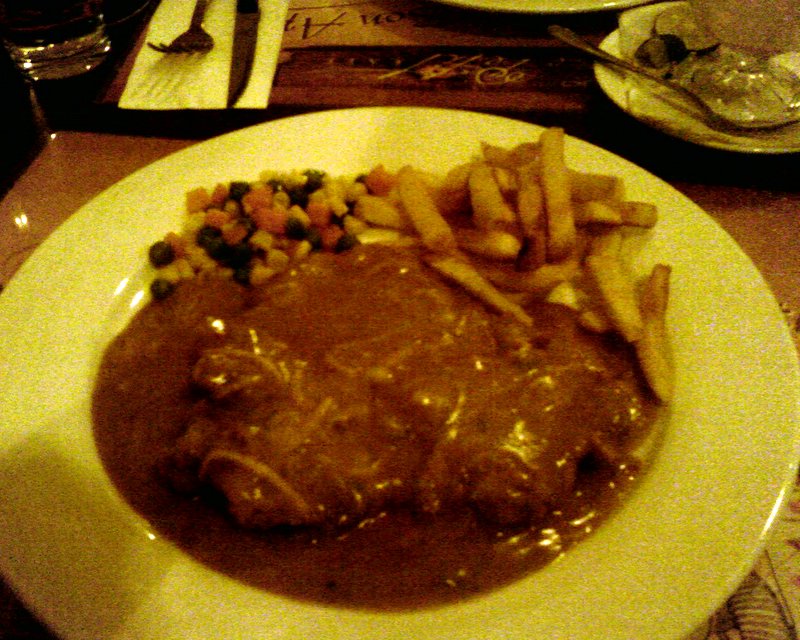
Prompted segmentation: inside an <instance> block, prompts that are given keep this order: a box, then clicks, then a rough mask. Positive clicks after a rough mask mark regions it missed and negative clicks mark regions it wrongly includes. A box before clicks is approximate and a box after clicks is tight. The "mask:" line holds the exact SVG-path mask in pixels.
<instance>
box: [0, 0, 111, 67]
mask: <svg viewBox="0 0 800 640" xmlns="http://www.w3.org/2000/svg"><path fill="white" fill-rule="evenodd" d="M0 36H1V37H2V40H3V44H4V45H5V47H6V49H7V50H8V52H9V53H10V55H11V58H12V59H13V60H14V62H15V63H16V64H17V67H18V68H19V69H20V70H22V71H23V72H24V73H25V74H27V75H28V76H29V77H30V78H32V79H34V80H52V79H61V78H69V77H71V76H75V75H79V74H81V73H86V72H87V71H91V70H92V69H94V68H95V67H97V66H98V65H100V64H101V63H102V62H103V60H105V58H106V56H107V55H108V53H109V51H110V49H111V45H110V42H109V39H108V36H107V34H106V29H105V25H104V22H103V2H102V0H0Z"/></svg>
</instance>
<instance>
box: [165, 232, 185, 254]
mask: <svg viewBox="0 0 800 640" xmlns="http://www.w3.org/2000/svg"><path fill="white" fill-rule="evenodd" d="M164 242H166V243H167V244H169V246H171V247H172V251H173V252H174V253H175V257H176V258H183V257H184V256H185V255H186V240H184V239H183V238H182V237H181V236H179V235H178V234H177V233H175V232H174V231H170V232H169V233H168V234H167V235H166V236H165V237H164Z"/></svg>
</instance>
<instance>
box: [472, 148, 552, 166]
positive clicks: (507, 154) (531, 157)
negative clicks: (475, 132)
mask: <svg viewBox="0 0 800 640" xmlns="http://www.w3.org/2000/svg"><path fill="white" fill-rule="evenodd" d="M481 152H482V155H483V159H484V160H485V161H486V162H487V163H488V164H490V165H492V166H493V167H505V168H506V169H515V168H517V167H519V166H521V165H523V164H528V163H530V162H534V161H536V160H538V158H539V143H538V142H522V143H520V144H518V145H517V146H515V147H513V148H511V149H506V148H505V147H498V146H496V145H493V144H489V143H486V142H484V143H483V144H482V145H481Z"/></svg>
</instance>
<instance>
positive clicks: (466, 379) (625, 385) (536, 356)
mask: <svg viewBox="0 0 800 640" xmlns="http://www.w3.org/2000/svg"><path fill="white" fill-rule="evenodd" d="M199 286H203V284H202V283H201V284H200V285H199ZM181 293H183V294H184V295H186V296H189V295H192V292H191V290H187V291H186V292H181ZM173 304H175V305H178V306H179V305H181V304H182V302H181V298H180V297H179V298H178V299H177V300H176V301H175V302H174V303H173ZM530 312H531V314H532V317H533V318H534V319H535V323H534V327H533V328H532V329H528V328H520V327H519V326H518V325H516V324H511V323H512V322H513V321H509V320H506V319H502V318H500V317H498V316H496V315H493V314H491V313H489V312H487V311H486V310H484V309H483V307H481V305H479V304H476V303H475V302H474V301H472V300H471V299H470V298H469V297H468V296H467V295H466V294H464V293H463V292H461V291H458V290H456V289H454V288H451V287H449V286H448V285H447V284H445V283H443V282H442V280H441V279H440V278H439V277H438V276H437V275H436V274H434V273H432V272H429V271H428V270H427V268H426V267H425V266H424V265H423V264H422V263H421V261H420V260H419V259H418V257H417V255H416V254H415V253H414V252H413V251H408V250H403V251H399V250H396V249H390V248H374V247H373V248H363V249H359V250H356V251H353V252H352V253H350V254H347V255H341V256H334V255H330V254H320V255H317V256H314V257H312V258H311V259H310V260H308V261H307V262H305V263H303V264H300V265H298V267H297V268H296V269H295V270H292V271H291V272H289V273H287V274H286V275H285V276H283V277H281V278H280V279H277V280H276V281H275V282H274V284H271V285H270V286H268V287H265V288H264V289H263V290H261V291H259V292H258V293H256V294H254V295H253V296H252V297H251V299H249V300H248V301H247V303H246V304H245V305H243V307H242V308H241V309H240V310H237V311H235V312H234V313H231V314H229V315H227V316H225V317H220V318H214V319H211V320H209V319H208V318H203V319H201V324H202V325H205V326H204V327H203V328H204V331H206V332H207V327H208V326H211V328H212V329H213V331H212V332H211V335H210V336H207V338H210V339H207V340H206V344H205V345H204V346H203V347H202V348H200V349H199V350H198V352H197V358H196V360H195V361H194V362H193V363H192V369H191V383H192V385H193V386H194V387H195V388H196V390H197V392H198V394H199V398H198V401H197V402H196V404H195V405H194V406H193V408H192V411H191V412H190V416H189V419H188V421H187V425H186V429H185V432H184V433H183V434H182V435H181V436H180V437H179V438H178V439H177V440H176V442H175V446H174V449H173V450H172V451H171V452H169V454H168V455H167V456H166V457H165V459H164V461H163V464H162V465H161V470H162V473H164V474H165V476H166V477H167V478H170V479H171V481H172V484H173V486H174V487H176V488H178V489H180V490H184V491H186V490H189V491H194V490H198V489H200V488H201V487H203V486H205V485H211V486H213V487H214V488H215V489H217V490H218V491H220V492H221V493H222V494H223V495H224V496H225V498H226V502H227V506H228V509H229V510H230V513H231V514H232V515H233V516H234V517H235V518H236V519H237V521H238V522H239V523H240V524H241V525H244V526H246V527H255V528H269V527H272V526H275V525H283V524H288V525H321V524H325V525H336V526H339V525H352V524H356V523H358V522H359V521H361V520H362V519H364V518H367V517H371V516H375V515H376V514H378V513H380V512H382V511H384V510H386V509H390V508H392V506H393V505H394V506H397V505H400V504H405V505H410V506H411V507H412V508H413V509H414V510H416V511H419V512H424V513H429V514H436V513H438V512H439V511H441V510H453V509H460V508H469V509H474V510H476V511H477V512H478V513H479V514H480V515H481V516H482V517H484V518H487V519H488V520H490V521H493V522H496V523H500V524H504V525H510V524H515V525H519V524H526V523H530V522H531V521H534V520H536V519H539V518H541V517H542V516H543V515H544V514H545V513H546V512H547V510H548V509H551V508H553V507H554V506H556V505H557V504H558V503H559V501H560V500H561V499H563V498H564V496H566V495H567V494H568V493H569V492H570V491H571V490H572V488H573V485H574V482H575V475H576V472H577V468H578V464H579V462H580V461H581V459H582V458H584V457H585V456H586V455H589V454H592V455H599V454H604V452H605V451H606V448H602V449H600V448H598V447H597V446H596V443H597V442H598V441H608V440H609V439H612V440H613V439H618V438H619V437H620V436H624V437H627V436H628V435H630V432H631V431H633V432H635V431H636V430H637V429H638V428H639V426H638V423H637V419H638V417H639V415H640V413H641V403H642V400H641V399H640V397H639V390H638V382H637V380H636V378H635V376H634V375H633V373H632V372H631V370H630V368H629V367H621V366H620V361H619V360H618V359H617V358H614V357H610V355H609V354H610V353H611V352H612V351H613V349H611V348H610V345H604V344H602V343H598V342H597V341H596V340H589V339H587V338H586V337H585V336H583V334H582V333H581V332H580V331H579V330H577V329H576V328H575V323H574V321H573V319H572V318H571V315H570V312H569V311H568V310H567V309H565V308H562V307H557V306H554V305H546V304H543V303H540V304H538V305H537V306H536V307H535V308H533V309H531V310H530Z"/></svg>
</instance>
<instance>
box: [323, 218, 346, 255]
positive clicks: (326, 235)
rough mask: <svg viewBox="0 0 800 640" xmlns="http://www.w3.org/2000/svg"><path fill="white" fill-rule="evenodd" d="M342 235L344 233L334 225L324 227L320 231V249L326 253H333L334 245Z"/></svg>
mask: <svg viewBox="0 0 800 640" xmlns="http://www.w3.org/2000/svg"><path fill="white" fill-rule="evenodd" d="M343 235H344V231H343V230H342V228H341V227H339V226H337V225H335V224H330V225H328V226H327V227H325V228H324V229H322V230H321V231H320V236H321V238H322V248H323V249H326V250H328V251H333V249H334V247H335V246H336V243H337V242H338V241H339V238H341V237H342V236H343Z"/></svg>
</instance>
